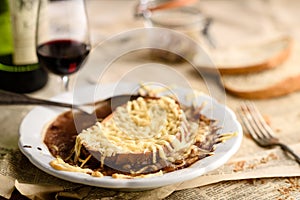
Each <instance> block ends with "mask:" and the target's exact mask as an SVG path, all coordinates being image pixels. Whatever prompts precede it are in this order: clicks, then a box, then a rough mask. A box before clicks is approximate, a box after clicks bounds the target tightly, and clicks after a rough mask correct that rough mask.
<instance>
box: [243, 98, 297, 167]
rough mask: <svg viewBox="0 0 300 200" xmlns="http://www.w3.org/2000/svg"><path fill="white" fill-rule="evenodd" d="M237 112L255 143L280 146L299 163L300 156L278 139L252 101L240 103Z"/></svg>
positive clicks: (265, 145) (262, 145)
mask: <svg viewBox="0 0 300 200" xmlns="http://www.w3.org/2000/svg"><path fill="white" fill-rule="evenodd" d="M238 114H239V116H240V118H241V121H242V123H243V125H244V127H245V128H246V130H247V131H248V132H249V134H250V135H251V137H252V138H253V140H254V141H255V142H256V144H257V145H259V146H261V147H264V148H271V147H274V146H280V147H281V149H282V150H284V151H285V152H287V153H289V154H290V155H291V156H293V157H294V159H295V161H296V162H297V163H298V164H300V157H299V156H298V155H297V154H296V153H295V152H294V151H293V150H292V149H290V148H289V147H288V146H287V145H285V144H283V143H281V142H280V141H279V139H278V138H276V137H275V136H274V132H273V130H272V129H271V128H270V126H269V125H268V124H267V123H266V121H265V120H264V118H263V117H262V115H261V114H260V112H259V110H258V109H257V107H256V106H255V105H254V103H253V102H250V101H247V102H244V103H243V104H242V105H241V109H240V112H238Z"/></svg>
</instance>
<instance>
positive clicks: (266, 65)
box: [200, 38, 293, 75]
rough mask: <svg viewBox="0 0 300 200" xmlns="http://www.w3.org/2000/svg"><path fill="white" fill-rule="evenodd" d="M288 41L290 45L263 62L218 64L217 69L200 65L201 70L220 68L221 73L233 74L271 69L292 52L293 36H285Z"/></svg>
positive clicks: (214, 70)
mask: <svg viewBox="0 0 300 200" xmlns="http://www.w3.org/2000/svg"><path fill="white" fill-rule="evenodd" d="M284 39H285V40H287V41H288V45H287V46H286V48H285V49H284V50H282V51H281V52H279V53H278V54H276V55H274V56H273V57H270V58H268V59H267V60H265V61H264V62H262V63H259V64H254V65H245V66H234V67H233V66H231V67H229V66H222V65H220V66H216V69H211V67H205V66H204V67H202V66H201V67H200V68H201V70H204V71H207V72H212V73H213V72H216V70H218V71H219V72H220V74H223V75H226V74H228V75H232V74H247V73H253V72H260V71H263V70H267V69H271V68H274V67H277V66H280V65H281V64H282V63H283V62H284V61H285V60H287V58H288V57H289V55H290V54H291V51H292V45H293V41H292V39H291V38H284Z"/></svg>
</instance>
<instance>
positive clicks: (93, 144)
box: [76, 96, 199, 163]
mask: <svg viewBox="0 0 300 200" xmlns="http://www.w3.org/2000/svg"><path fill="white" fill-rule="evenodd" d="M187 126H189V129H190V130H189V131H188V128H187ZM197 133H198V126H197V125H196V123H195V124H189V125H188V123H187V121H186V118H185V115H184V112H183V111H182V110H181V109H180V106H179V104H178V103H176V101H175V100H174V99H172V98H170V97H165V96H164V97H161V98H159V99H147V98H142V97H140V98H138V99H137V100H133V101H129V102H128V103H127V104H126V105H125V106H120V107H118V108H117V109H116V111H115V112H114V113H113V116H112V117H111V118H110V119H109V120H105V121H104V122H102V123H99V122H97V123H96V124H95V125H94V126H92V127H91V128H89V129H87V130H84V131H82V133H80V134H79V135H78V137H77V140H76V142H77V144H76V146H78V143H80V144H79V145H81V144H83V145H84V146H85V147H86V148H87V149H90V150H93V151H98V152H100V154H101V160H104V158H105V157H110V156H114V155H116V154H130V153H146V152H151V153H152V154H153V156H152V157H153V163H156V154H158V156H159V157H160V158H162V159H165V160H168V161H173V160H176V159H178V158H181V157H182V156H181V155H180V154H179V153H178V152H179V151H184V150H186V151H189V150H188V149H189V148H190V147H191V146H192V144H194V143H195V142H196V140H198V139H199V138H197V137H196V136H195V134H197ZM174 156H175V157H174Z"/></svg>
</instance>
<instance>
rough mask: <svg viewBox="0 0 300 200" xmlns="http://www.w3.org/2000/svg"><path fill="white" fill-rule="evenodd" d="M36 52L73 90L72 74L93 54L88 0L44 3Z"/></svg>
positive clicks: (47, 0) (44, 1) (42, 3)
mask: <svg viewBox="0 0 300 200" xmlns="http://www.w3.org/2000/svg"><path fill="white" fill-rule="evenodd" d="M39 2H40V3H39V9H38V19H37V34H36V52H37V56H38V59H39V63H40V65H41V66H42V67H44V68H45V69H47V70H48V71H49V72H52V73H54V74H57V75H59V76H61V78H62V82H63V87H64V88H65V90H66V91H68V89H69V75H70V74H73V73H75V72H77V71H78V70H79V69H80V68H81V66H82V65H83V64H84V62H85V60H86V58H87V56H88V54H89V52H90V48H91V45H90V38H89V27H88V20H87V14H86V7H85V0H59V1H57V0H40V1H39Z"/></svg>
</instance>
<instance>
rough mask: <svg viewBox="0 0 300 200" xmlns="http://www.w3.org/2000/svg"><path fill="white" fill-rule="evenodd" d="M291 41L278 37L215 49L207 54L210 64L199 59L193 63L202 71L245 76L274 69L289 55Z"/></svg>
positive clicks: (288, 38) (287, 38) (205, 60)
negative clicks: (246, 44) (261, 41)
mask: <svg viewBox="0 0 300 200" xmlns="http://www.w3.org/2000/svg"><path fill="white" fill-rule="evenodd" d="M291 46H292V39H291V38H290V37H280V38H276V39H273V40H270V41H267V42H264V43H262V44H259V45H253V46H249V45H248V46H240V47H233V48H227V49H215V50H212V51H211V52H208V54H209V56H210V59H211V62H210V61H208V60H207V59H203V58H201V57H198V58H197V57H196V58H195V63H196V65H197V66H198V67H200V68H201V69H202V70H206V71H214V70H215V69H218V70H219V72H220V73H221V74H245V73H253V72H259V71H263V70H266V69H270V68H274V67H277V66H279V65H280V64H282V63H283V62H284V61H285V60H286V59H287V58H288V57H289V55H290V52H291Z"/></svg>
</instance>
